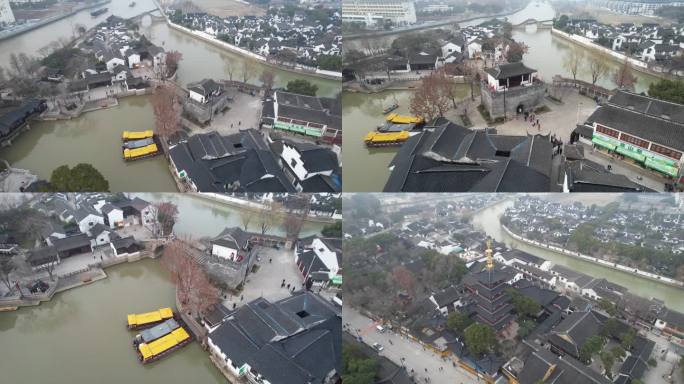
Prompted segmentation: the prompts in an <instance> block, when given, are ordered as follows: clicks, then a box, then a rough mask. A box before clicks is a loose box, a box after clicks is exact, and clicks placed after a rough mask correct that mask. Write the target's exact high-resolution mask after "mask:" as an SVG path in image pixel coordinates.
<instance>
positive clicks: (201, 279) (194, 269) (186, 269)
mask: <svg viewBox="0 0 684 384" xmlns="http://www.w3.org/2000/svg"><path fill="white" fill-rule="evenodd" d="M191 241H192V240H190V239H183V240H181V239H175V240H173V241H172V242H171V243H169V244H168V245H167V246H166V247H165V248H164V253H163V254H162V265H163V266H164V268H166V270H168V271H169V274H170V275H171V280H172V281H173V282H174V283H175V284H176V293H177V295H178V300H179V301H180V304H181V305H182V306H183V308H182V309H181V310H187V311H188V312H189V313H190V314H192V315H193V316H197V315H200V314H203V313H205V312H206V310H207V309H209V308H211V307H213V306H214V305H215V304H216V303H217V302H218V300H219V290H218V289H217V288H216V287H215V286H214V285H212V284H211V281H210V280H209V277H208V276H207V274H206V272H205V271H204V268H203V267H202V266H201V265H200V264H198V263H197V260H196V259H195V258H193V253H194V252H195V251H194V250H193V249H192V247H191V246H190V243H191Z"/></svg>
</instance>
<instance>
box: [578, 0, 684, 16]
mask: <svg viewBox="0 0 684 384" xmlns="http://www.w3.org/2000/svg"><path fill="white" fill-rule="evenodd" d="M591 4H593V5H596V6H599V7H602V8H608V9H610V10H611V11H613V12H618V13H623V14H626V15H653V14H655V11H656V10H657V9H658V8H661V7H682V6H684V1H676V0H592V1H591Z"/></svg>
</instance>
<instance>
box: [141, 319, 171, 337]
mask: <svg viewBox="0 0 684 384" xmlns="http://www.w3.org/2000/svg"><path fill="white" fill-rule="evenodd" d="M179 326H180V325H178V322H177V321H176V320H175V319H168V320H166V321H165V322H163V323H161V324H159V325H155V326H154V327H152V328H148V329H145V330H143V331H141V332H140V337H142V340H143V342H145V343H149V342H152V341H154V340H157V339H158V338H160V337H162V336H166V335H168V334H169V333H171V332H172V331H173V330H174V329H176V328H178V327H179Z"/></svg>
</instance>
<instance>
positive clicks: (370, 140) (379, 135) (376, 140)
mask: <svg viewBox="0 0 684 384" xmlns="http://www.w3.org/2000/svg"><path fill="white" fill-rule="evenodd" d="M409 137H411V135H410V134H409V132H408V131H399V132H388V133H383V132H369V133H368V134H367V135H366V137H364V138H363V141H364V142H365V143H366V145H367V146H369V147H384V146H391V145H401V144H402V143H403V142H405V141H406V140H408V139H409Z"/></svg>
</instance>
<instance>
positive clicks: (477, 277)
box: [466, 239, 513, 332]
mask: <svg viewBox="0 0 684 384" xmlns="http://www.w3.org/2000/svg"><path fill="white" fill-rule="evenodd" d="M485 254H486V256H487V262H486V266H485V268H484V269H482V270H480V271H476V272H473V274H472V276H471V278H469V279H468V282H467V283H466V288H467V289H468V290H469V291H470V292H471V293H472V295H473V299H474V301H475V303H474V316H473V318H474V319H475V320H477V321H479V322H480V323H483V324H487V325H489V326H491V327H492V328H494V330H495V331H497V332H498V331H500V330H502V329H503V328H505V327H506V326H507V325H508V324H510V322H511V321H512V320H513V315H512V314H511V310H512V309H513V305H511V297H510V295H509V294H508V293H507V292H506V288H508V287H509V285H508V281H509V280H510V278H511V277H512V276H511V274H510V273H508V272H506V271H503V270H501V269H499V268H497V267H496V266H495V265H494V258H493V256H492V241H491V239H487V249H486V251H485Z"/></svg>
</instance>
